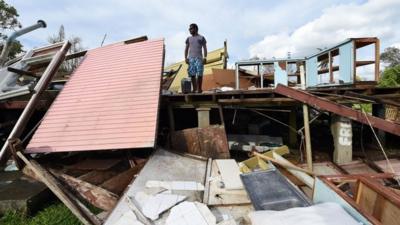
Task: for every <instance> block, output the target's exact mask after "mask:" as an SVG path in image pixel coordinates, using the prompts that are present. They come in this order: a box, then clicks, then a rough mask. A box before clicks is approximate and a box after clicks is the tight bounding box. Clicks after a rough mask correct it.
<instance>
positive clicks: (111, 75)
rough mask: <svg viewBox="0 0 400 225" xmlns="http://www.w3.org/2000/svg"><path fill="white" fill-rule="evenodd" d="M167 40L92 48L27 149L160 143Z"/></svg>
mask: <svg viewBox="0 0 400 225" xmlns="http://www.w3.org/2000/svg"><path fill="white" fill-rule="evenodd" d="M163 55H164V41H163V40H161V39H160V40H150V41H143V42H139V43H133V44H125V43H124V42H121V43H116V44H111V45H108V46H105V47H101V48H97V49H93V50H89V51H88V52H87V53H86V55H85V58H84V59H83V61H82V63H81V64H80V66H79V67H78V68H77V69H76V70H75V71H74V73H73V74H72V77H71V79H70V80H69V81H68V83H67V84H66V85H65V87H64V89H63V90H62V91H61V93H60V94H59V95H58V97H57V99H56V100H55V101H54V103H53V105H52V106H51V107H50V109H49V111H48V112H47V114H46V116H45V118H44V120H43V122H42V124H41V125H40V126H39V128H38V130H37V131H36V133H35V134H34V136H33V138H32V140H31V141H30V143H29V144H28V146H27V149H26V152H28V153H36V152H65V151H90V150H110V149H132V148H146V147H149V148H151V147H154V146H155V140H156V129H157V117H158V107H159V96H160V83H161V74H162V66H163Z"/></svg>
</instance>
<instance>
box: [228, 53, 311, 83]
mask: <svg viewBox="0 0 400 225" xmlns="http://www.w3.org/2000/svg"><path fill="white" fill-rule="evenodd" d="M304 64H305V59H304V58H296V59H294V58H293V59H271V60H246V61H239V62H236V63H235V66H236V73H235V78H236V80H235V84H236V86H235V88H236V90H238V89H243V88H245V87H243V86H241V85H240V84H241V83H240V80H239V79H240V70H241V69H242V68H254V69H253V70H255V71H257V73H256V78H258V79H259V85H257V87H258V88H268V87H276V86H277V85H278V84H284V85H289V84H292V83H294V84H295V85H297V84H300V72H299V66H300V65H304ZM267 81H268V82H269V84H268V83H266V82H267Z"/></svg>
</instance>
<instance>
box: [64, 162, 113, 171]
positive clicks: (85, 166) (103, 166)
mask: <svg viewBox="0 0 400 225" xmlns="http://www.w3.org/2000/svg"><path fill="white" fill-rule="evenodd" d="M119 162H121V160H120V159H85V160H82V161H79V162H78V163H75V164H73V165H69V166H66V168H68V169H76V170H108V169H110V168H111V167H113V166H115V165H117V164H118V163H119Z"/></svg>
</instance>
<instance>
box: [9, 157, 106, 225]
mask: <svg viewBox="0 0 400 225" xmlns="http://www.w3.org/2000/svg"><path fill="white" fill-rule="evenodd" d="M17 155H18V157H19V158H21V159H22V160H23V161H24V163H26V165H27V166H29V167H30V168H31V169H32V170H33V171H34V173H35V174H36V175H37V176H38V177H39V178H40V181H42V182H43V183H44V184H46V186H47V187H48V188H49V189H50V190H51V191H52V192H53V193H54V194H55V195H56V196H57V197H58V198H59V199H60V200H61V201H62V202H63V203H64V204H65V205H66V206H67V207H68V208H69V209H70V210H71V212H72V213H73V214H74V215H75V216H76V217H77V218H78V219H79V220H80V221H81V222H82V223H84V224H96V225H97V224H101V222H100V221H99V219H98V218H97V217H96V216H95V215H93V214H92V213H91V212H90V211H89V210H88V209H87V208H86V207H85V206H84V205H83V204H81V203H80V202H79V201H78V200H77V199H73V198H71V197H73V195H72V194H71V193H69V192H68V191H67V190H65V189H64V190H63V189H62V188H61V186H62V185H61V184H60V183H59V182H58V181H57V180H56V179H55V178H54V177H53V176H52V175H51V174H50V173H49V172H48V171H47V170H45V169H44V168H43V167H42V166H40V165H39V163H37V162H36V161H35V160H29V159H27V158H26V157H25V156H24V155H23V154H22V153H21V152H17Z"/></svg>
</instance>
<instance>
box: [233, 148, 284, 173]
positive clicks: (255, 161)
mask: <svg viewBox="0 0 400 225" xmlns="http://www.w3.org/2000/svg"><path fill="white" fill-rule="evenodd" d="M273 152H275V153H276V154H279V155H286V154H289V148H288V147H287V146H286V145H283V146H281V147H278V148H275V149H273V150H271V151H267V152H264V153H262V155H265V156H268V157H270V158H272V157H273V156H272V153H273ZM239 166H240V170H241V172H242V173H244V172H250V171H246V170H245V167H243V166H246V167H247V168H248V169H250V170H253V169H256V168H261V169H264V170H265V169H268V165H266V163H265V161H264V160H261V159H260V158H259V157H257V156H253V157H251V158H249V159H246V160H244V161H242V162H240V163H239ZM242 168H243V169H242Z"/></svg>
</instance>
